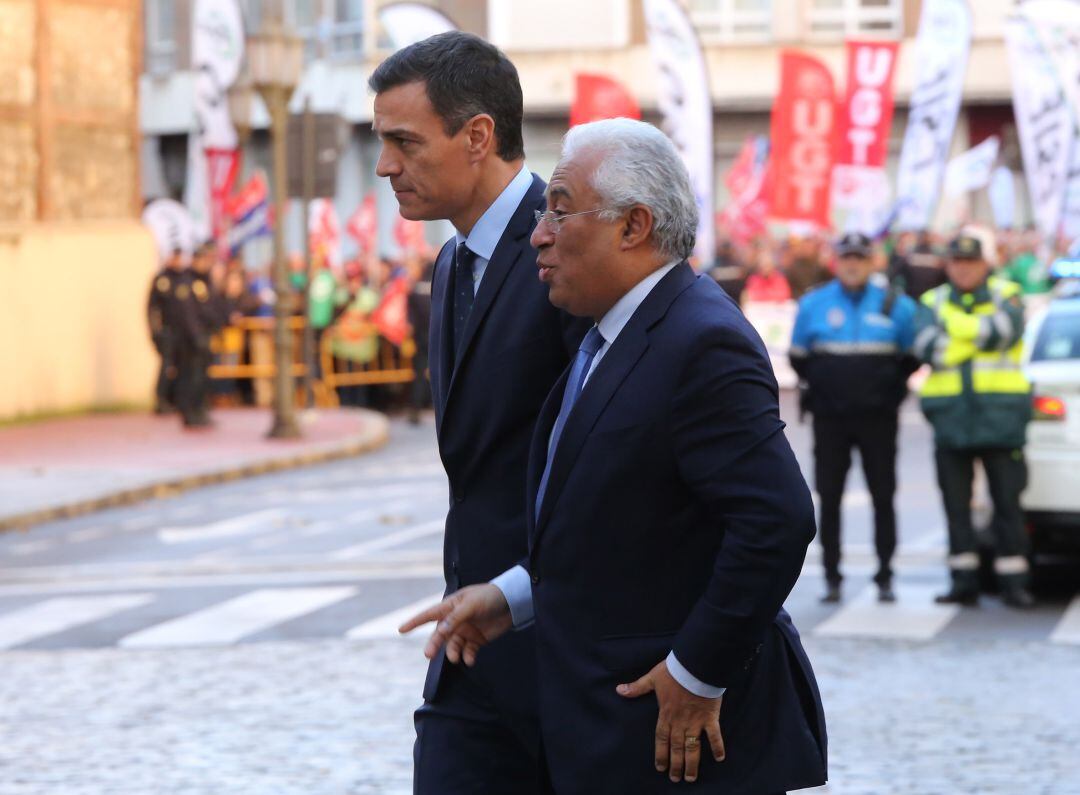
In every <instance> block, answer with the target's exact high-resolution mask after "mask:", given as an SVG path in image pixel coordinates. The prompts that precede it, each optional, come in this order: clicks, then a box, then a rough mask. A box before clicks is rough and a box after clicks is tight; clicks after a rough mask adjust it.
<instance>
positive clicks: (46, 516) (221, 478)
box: [0, 418, 390, 533]
mask: <svg viewBox="0 0 1080 795" xmlns="http://www.w3.org/2000/svg"><path fill="white" fill-rule="evenodd" d="M379 425H380V427H379V428H378V429H377V430H376V431H375V432H373V433H370V434H367V435H366V436H365V437H363V438H359V439H355V440H354V441H352V442H347V443H345V444H341V445H338V446H336V447H334V448H331V449H322V450H310V451H307V452H304V453H296V454H294V455H288V456H281V457H279V458H270V459H267V460H265V461H256V462H250V463H245V464H240V465H238V466H234V467H230V468H228V469H221V470H216V471H214V472H200V473H199V474H197V475H186V476H183V477H178V478H170V479H167V480H162V481H158V482H156V483H148V484H146V485H144V486H136V487H134V488H130V489H122V490H120V491H116V492H113V493H111V494H105V495H102V496H101V497H94V498H91V499H87V500H78V501H76V502H71V503H67V504H65V505H58V506H55V507H52V508H42V509H40V510H36V511H29V512H27V513H22V514H14V515H12V516H4V517H0V533H2V532H12V531H23V532H25V531H27V530H29V529H30V528H31V527H33V526H34V525H38V524H44V523H45V522H54V521H56V520H58V519H71V518H73V517H76V516H85V515H86V514H89V513H94V512H96V511H103V510H105V509H107V508H117V507H121V506H125V505H134V504H136V503H139V502H146V501H149V500H156V499H163V498H165V497H174V496H176V495H177V494H183V493H184V492H187V491H191V490H192V489H197V488H201V487H202V486H210V485H213V484H216V483H229V482H231V481H234V480H243V479H245V478H251V477H256V476H258V475H267V474H270V473H271V472H282V471H284V470H287V469H300V468H302V467H309V466H314V465H316V464H324V463H327V462H330V461H338V460H341V459H343V458H352V457H353V456H358V455H363V454H364V453H371V452H374V451H375V450H378V449H380V448H381V447H383V446H384V445H385V444H386V443H387V442H388V441H389V440H390V423H389V422H387V421H386V420H385V418H383V422H381V423H379Z"/></svg>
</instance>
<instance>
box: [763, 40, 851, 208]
mask: <svg viewBox="0 0 1080 795" xmlns="http://www.w3.org/2000/svg"><path fill="white" fill-rule="evenodd" d="M835 121H836V92H835V88H834V86H833V78H832V75H831V74H830V73H829V70H828V68H827V67H826V66H825V64H823V63H822V62H821V61H820V60H818V59H817V58H815V57H813V56H811V55H807V54H805V53H801V52H798V51H795V50H784V51H782V52H781V61H780V93H779V95H778V96H777V98H776V102H775V104H774V105H773V114H772V153H773V163H774V164H775V168H774V169H773V198H772V208H771V214H772V216H773V217H774V218H779V219H782V220H788V221H809V222H811V223H814V224H817V225H818V226H820V227H823V228H828V227H829V226H830V223H829V180H830V177H831V174H832V161H833V147H834V143H833V139H834V134H835V127H836V124H835Z"/></svg>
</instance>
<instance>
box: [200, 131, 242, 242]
mask: <svg viewBox="0 0 1080 795" xmlns="http://www.w3.org/2000/svg"><path fill="white" fill-rule="evenodd" d="M206 166H207V168H208V169H209V171H210V228H211V230H212V234H213V236H214V239H215V240H216V239H218V238H220V237H221V233H222V231H224V229H225V212H226V204H227V203H228V201H229V197H230V196H231V195H232V192H233V188H234V187H236V175H237V174H238V173H239V172H240V150H238V149H213V148H210V147H207V149H206Z"/></svg>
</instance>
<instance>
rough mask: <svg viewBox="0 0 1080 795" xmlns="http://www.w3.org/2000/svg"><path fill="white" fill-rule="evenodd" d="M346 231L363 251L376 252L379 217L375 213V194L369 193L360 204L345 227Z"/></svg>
mask: <svg viewBox="0 0 1080 795" xmlns="http://www.w3.org/2000/svg"><path fill="white" fill-rule="evenodd" d="M345 230H346V231H347V232H348V233H349V234H350V235H352V237H353V238H354V239H355V240H356V242H357V243H359V244H360V248H361V249H362V250H363V251H374V249H375V238H376V236H377V235H378V215H377V214H376V211H375V194H374V193H369V194H368V195H367V196H365V197H364V200H363V201H362V202H360V206H359V207H357V208H356V212H354V213H353V214H352V215H351V216H350V217H349V221H348V223H347V224H346V225H345Z"/></svg>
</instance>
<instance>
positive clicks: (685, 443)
mask: <svg viewBox="0 0 1080 795" xmlns="http://www.w3.org/2000/svg"><path fill="white" fill-rule="evenodd" d="M565 381H566V376H565V375H564V376H563V377H562V378H561V379H560V380H559V382H558V383H557V384H556V385H555V388H554V389H553V391H552V393H551V395H550V396H549V397H548V400H547V402H546V403H545V406H544V408H543V410H542V412H541V415H540V421H539V422H538V423H537V429H536V434H535V436H534V437H533V444H532V450H531V452H530V463H529V483H530V489H529V495H530V500H529V510H528V512H527V515H528V517H529V520H530V545H529V546H530V548H529V556H528V567H529V570H530V573H531V575H532V578H533V605H534V610H535V617H536V623H535V630H536V635H537V638H536V642H537V652H538V653H537V659H538V664H539V668H538V677H539V688H540V689H539V694H540V722H541V728H542V737H543V743H544V749H545V752H546V759H547V764H548V767H549V769H550V772H551V775H552V779H553V781H554V784H555V789H556V791H557V792H559V793H560V795H569V793H582V794H583V795H584V793H588V794H589V795H597V794H598V793H612V795H614V794H615V793H620V794H621V793H629V792H633V793H653V792H668V791H669V790H670V791H671V792H681V791H683V790H685V789H686V786H687V785H686V784H680V785H675V784H672V783H670V782H669V781H668V779H667V778H666V776H665V775H664V774H661V773H658V772H657V771H656V770H655V769H654V767H653V733H654V730H655V725H656V719H657V703H656V699H655V697H654V696H652V695H648V696H645V697H643V698H640V699H636V700H627V699H624V698H623V697H622V696H619V695H618V694H617V693H616V692H615V687H616V685H617V684H619V683H621V682H630V681H633V680H635V679H637V678H638V677H640V676H642V675H643V674H645V673H647V672H648V671H649V670H650V669H651V668H652V667H653V666H655V665H656V664H657V663H659V662H660V661H661V660H663V659H664V658H665V657H666V656H667V654H668V652H669V651H672V650H674V652H675V656H676V657H677V658H678V660H679V662H681V663H682V664H683V666H684V667H685V668H686V669H687V670H688V671H689V672H690V673H691V674H693V675H694V676H695V677H697V678H698V679H700V680H702V681H704V682H707V683H709V684H712V685H716V686H721V687H726V688H727V692H726V693H725V695H724V701H723V707H722V710H721V716H720V722H721V728H722V730H723V734H724V739H725V743H726V746H727V759H726V761H724V762H722V763H719V764H718V763H716V762H714V761H713V760H712V757H711V754H709V753H708V752H707V750H705V749H703V752H702V767H701V771H700V777H699V779H698V782H697V783H696V784H694V785H693V786H692V789H693V790H694V791H695V792H710V793H712V792H717V793H719V792H722V793H725V795H738V794H739V793H746V794H747V795H763V793H769V792H775V791H781V790H789V789H798V788H801V787H809V786H815V785H819V784H822V783H824V781H825V777H826V761H825V760H826V735H825V721H824V714H823V712H822V708H821V702H820V698H819V695H818V690H817V684H816V680H815V678H814V674H813V671H812V669H811V667H810V663H809V660H808V659H807V657H806V655H805V653H804V651H803V649H802V645H801V643H800V641H799V636H798V633H797V632H796V631H795V628H794V626H793V625H792V624H791V621H790V619H789V618H788V616H787V613H786V612H784V611H783V609H782V605H783V602H784V600H785V598H786V597H787V595H788V593H789V592H790V591H791V588H792V586H793V585H794V584H795V580H796V578H797V577H798V576H799V572H800V570H801V567H802V563H803V558H804V556H805V554H806V548H807V545H808V544H809V543H810V541H811V539H812V538H813V536H814V510H813V504H812V503H811V499H810V493H809V491H808V489H807V487H806V483H805V482H804V480H803V477H802V474H801V473H800V471H799V466H798V464H797V462H796V460H795V456H794V455H793V454H792V452H791V448H790V447H789V445H788V442H787V439H786V438H785V436H784V432H783V429H784V424H783V423H782V422H781V421H780V417H779V408H778V399H777V387H776V381H775V379H774V377H773V373H772V369H771V367H770V365H769V359H768V356H767V354H766V352H765V348H764V345H763V344H762V342H761V340H760V338H759V337H758V336H757V334H756V333H755V332H754V330H753V329H752V328H751V326H750V325H749V323H747V321H746V319H745V318H744V317H743V315H742V313H741V312H740V311H739V309H738V307H737V306H736V305H735V304H734V302H732V301H731V299H730V298H728V296H727V295H726V294H725V293H724V291H723V290H722V289H721V288H720V287H719V286H718V285H717V284H716V283H715V282H714V281H712V280H711V279H698V278H696V277H695V275H694V273H693V271H692V270H691V269H690V267H689V265H687V264H686V263H685V262H684V263H681V264H680V265H677V266H676V267H675V268H674V269H672V270H671V271H670V272H669V273H668V274H667V275H666V276H664V278H663V279H662V280H661V281H660V282H659V283H658V284H657V286H656V287H655V288H654V289H653V291H652V292H651V293H650V294H649V295H648V297H647V298H646V299H645V301H644V302H643V303H642V304H641V306H640V307H639V308H638V310H637V311H636V312H635V313H634V315H633V316H632V317H631V319H630V321H629V322H628V323H627V325H626V326H625V327H624V329H623V330H622V332H621V333H620V335H619V336H618V337H617V338H616V339H615V341H614V343H613V344H612V345H611V347H610V349H609V350H608V351H607V352H606V353H605V355H604V357H603V358H602V359H601V360H600V362H599V364H598V365H597V367H596V370H595V371H594V372H593V374H592V375H591V376H590V378H589V381H588V382H587V383H586V385H585V387H584V389H583V391H582V393H581V396H580V397H579V399H578V402H577V405H576V406H575V407H574V409H573V411H572V413H571V414H570V416H569V419H568V420H567V422H566V425H565V427H564V429H563V432H562V436H561V438H560V440H559V443H558V446H557V449H556V452H555V458H554V460H553V463H552V471H551V475H550V479H549V482H548V486H547V491H546V494H545V498H544V502H543V504H542V505H541V510H540V515H539V517H538V519H537V521H535V522H534V521H533V520H532V517H533V515H534V509H535V494H536V491H537V486H538V485H539V480H540V475H541V473H542V472H543V468H544V463H545V460H546V455H547V446H548V437H549V434H550V432H551V428H552V426H553V424H554V421H555V417H556V415H557V414H558V411H559V406H560V402H561V400H562V393H563V388H564V385H565ZM497 646H498V644H497V643H496V644H495V645H494V646H493V647H492V648H494V647H497Z"/></svg>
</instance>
